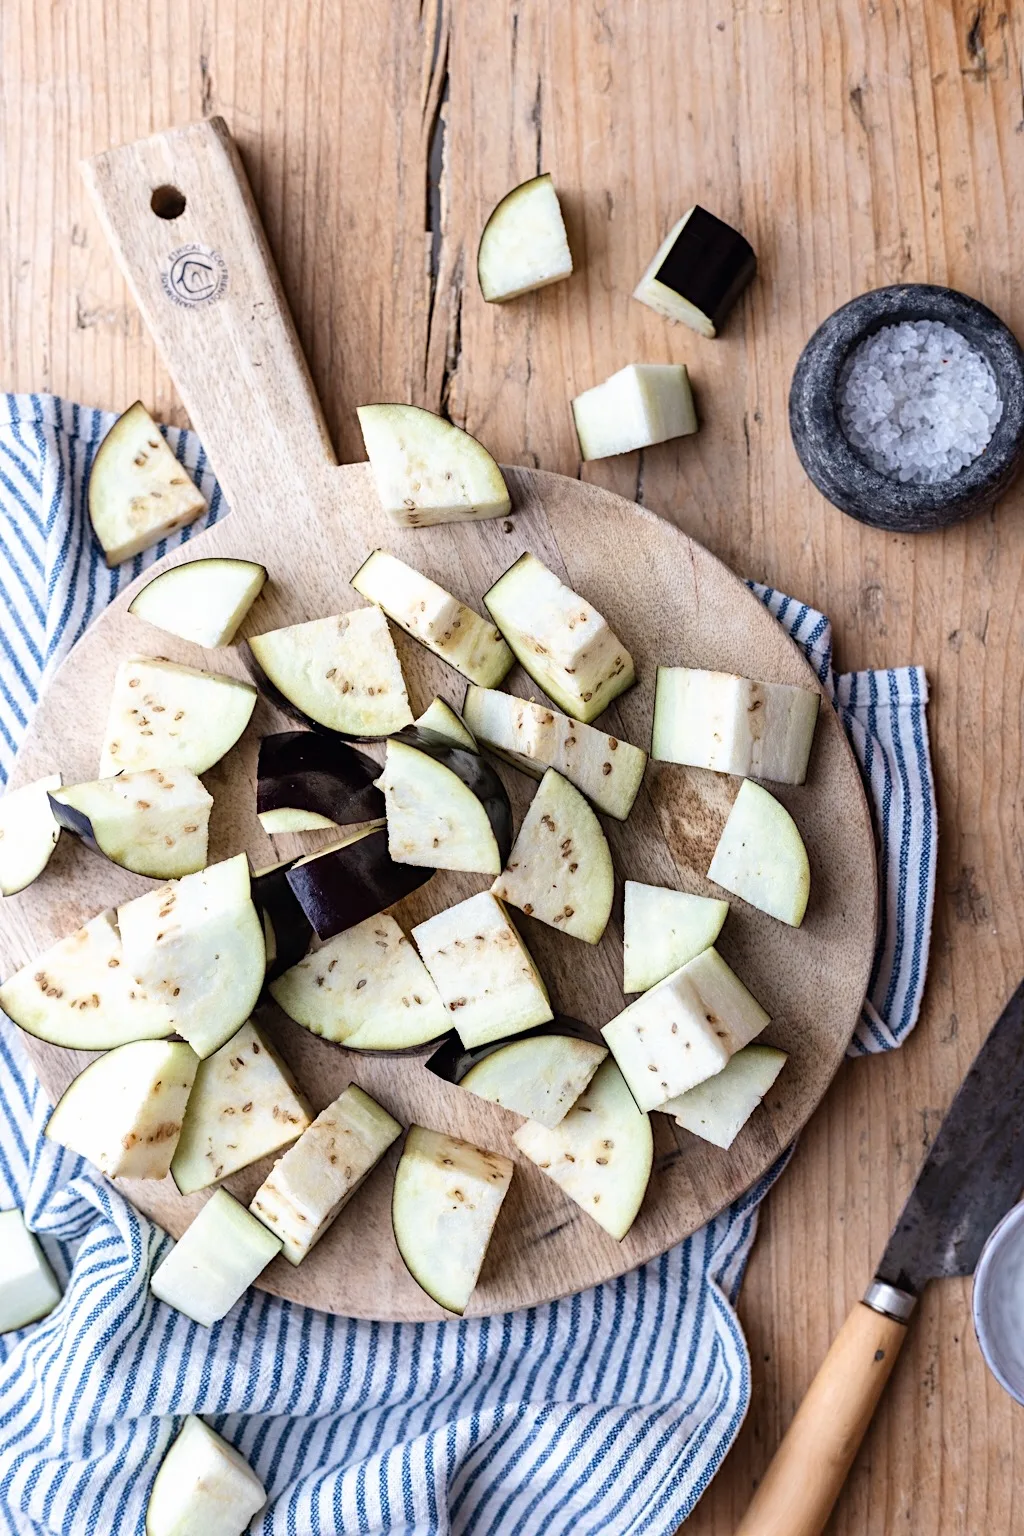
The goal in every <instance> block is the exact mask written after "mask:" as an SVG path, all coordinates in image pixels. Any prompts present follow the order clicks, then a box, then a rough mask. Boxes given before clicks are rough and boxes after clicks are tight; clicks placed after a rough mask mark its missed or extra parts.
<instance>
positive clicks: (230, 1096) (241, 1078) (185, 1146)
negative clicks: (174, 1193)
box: [171, 1019, 313, 1195]
mask: <svg viewBox="0 0 1024 1536" xmlns="http://www.w3.org/2000/svg"><path fill="white" fill-rule="evenodd" d="M312 1118H313V1116H312V1113H311V1111H310V1108H309V1105H308V1104H307V1103H306V1100H305V1099H304V1098H303V1096H302V1094H301V1093H300V1092H299V1090H298V1088H297V1087H296V1086H295V1079H294V1078H293V1077H292V1074H291V1072H289V1070H288V1068H287V1067H286V1066H285V1064H284V1062H283V1061H282V1060H281V1058H280V1056H279V1055H278V1054H277V1052H276V1051H275V1050H274V1047H273V1046H272V1045H271V1043H270V1041H269V1040H268V1039H267V1037H266V1035H265V1034H264V1033H263V1032H262V1030H260V1029H258V1028H257V1027H256V1025H255V1024H254V1023H253V1022H252V1020H251V1019H250V1020H249V1022H248V1023H246V1024H243V1025H242V1027H241V1029H240V1030H238V1032H237V1033H236V1034H234V1035H232V1036H231V1039H230V1040H228V1041H227V1042H226V1043H225V1044H224V1045H222V1046H221V1047H220V1050H218V1051H214V1053H213V1055H212V1056H207V1058H206V1060H205V1061H201V1062H200V1063H199V1067H198V1069H197V1071H196V1080H195V1083H194V1085H193V1088H192V1092H191V1094H190V1095H189V1100H188V1106H187V1108H186V1110H185V1122H184V1124H183V1125H182V1128H181V1135H180V1137H179V1138H178V1146H177V1150H176V1151H175V1154H174V1157H173V1159H172V1162H171V1178H172V1179H173V1180H174V1182H175V1184H176V1185H177V1186H178V1189H179V1190H180V1191H181V1193H182V1194H183V1195H191V1194H194V1193H195V1191H196V1190H197V1189H206V1188H207V1186H208V1185H210V1184H217V1183H219V1181H220V1180H221V1179H226V1178H227V1177H228V1175H229V1174H232V1173H237V1171H238V1169H239V1168H248V1166H249V1164H250V1163H256V1162H259V1160H260V1158H261V1157H268V1156H269V1155H270V1153H271V1152H277V1151H279V1150H280V1148H281V1147H285V1146H287V1145H288V1143H289V1142H292V1141H294V1140H295V1138H296V1137H297V1136H301V1135H302V1132H303V1131H304V1130H305V1129H306V1127H307V1126H308V1125H309V1123H310V1121H311V1120H312Z"/></svg>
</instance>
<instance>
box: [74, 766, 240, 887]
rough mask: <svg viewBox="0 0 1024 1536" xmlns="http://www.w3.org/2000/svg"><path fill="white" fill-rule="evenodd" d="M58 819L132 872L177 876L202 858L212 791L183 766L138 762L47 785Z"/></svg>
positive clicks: (191, 869)
mask: <svg viewBox="0 0 1024 1536" xmlns="http://www.w3.org/2000/svg"><path fill="white" fill-rule="evenodd" d="M50 805H51V807H52V810H53V814H54V817H55V819H56V820H57V822H58V824H59V825H60V826H62V827H63V828H64V829H65V830H66V831H68V832H73V833H74V834H75V835H76V836H77V837H80V838H81V839H82V841H83V843H85V844H86V846H87V847H89V848H91V849H92V850H93V852H94V853H102V854H103V855H104V856H105V857H106V858H108V859H110V861H111V863H113V864H119V865H120V866H121V868H122V869H130V870H132V872H133V873H134V874H136V875H150V876H152V877H153V879H155V880H176V879H178V877H179V876H181V875H192V874H195V872H196V870H198V869H202V868H203V866H204V865H205V863H206V844H207V837H208V834H209V829H210V810H211V808H212V806H213V796H212V795H211V794H209V793H208V792H207V790H206V789H204V787H203V784H202V781H201V780H200V779H198V778H197V777H196V775H195V774H194V773H192V772H190V770H189V769H188V768H167V769H163V768H143V769H141V770H140V771H139V772H137V773H119V774H115V775H114V777H113V778H110V779H95V780H93V782H92V783H90V784H72V785H71V786H70V787H69V788H67V789H59V790H52V791H51V792H50Z"/></svg>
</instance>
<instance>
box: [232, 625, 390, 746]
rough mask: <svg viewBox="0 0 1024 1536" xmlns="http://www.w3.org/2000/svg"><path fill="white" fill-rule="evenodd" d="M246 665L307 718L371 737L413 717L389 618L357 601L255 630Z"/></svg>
mask: <svg viewBox="0 0 1024 1536" xmlns="http://www.w3.org/2000/svg"><path fill="white" fill-rule="evenodd" d="M245 649H246V651H247V659H248V661H249V666H250V670H251V672H252V673H253V676H254V677H255V679H256V682H257V684H258V685H259V688H260V691H261V692H262V693H265V694H266V695H267V697H268V698H269V699H270V701H271V703H273V704H276V705H277V707H278V708H279V709H281V710H283V711H284V712H285V713H286V714H290V715H292V716H294V717H295V718H296V719H297V720H301V721H302V722H303V723H304V724H308V725H314V726H319V727H320V728H321V729H323V730H328V731H334V732H336V733H337V734H338V735H339V736H351V737H353V738H354V739H355V740H357V741H372V740H374V739H375V738H376V737H378V736H389V735H390V734H391V732H392V731H400V730H401V729H402V727H403V725H411V724H412V710H411V709H410V708H409V697H408V694H407V693H406V691H405V678H404V677H403V676H402V667H401V663H400V662H399V660H398V652H397V651H396V650H395V642H394V640H393V639H392V636H391V631H390V629H389V628H388V621H387V619H386V618H385V617H384V615H383V613H381V611H380V609H379V608H358V609H355V610H354V611H353V612H352V613H338V614H334V615H333V616H332V617H331V618H327V619H312V620H311V621H310V622H309V623H308V624H292V625H290V626H289V627H288V628H287V629H272V630H269V631H268V632H267V633H266V634H264V635H253V636H252V637H251V639H250V640H249V642H248V645H247V647H246V648H245Z"/></svg>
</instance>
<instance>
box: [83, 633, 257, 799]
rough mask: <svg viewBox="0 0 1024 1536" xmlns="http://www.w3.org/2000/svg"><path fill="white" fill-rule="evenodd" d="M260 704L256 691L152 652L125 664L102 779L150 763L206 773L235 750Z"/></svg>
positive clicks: (110, 718)
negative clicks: (181, 664) (257, 705)
mask: <svg viewBox="0 0 1024 1536" xmlns="http://www.w3.org/2000/svg"><path fill="white" fill-rule="evenodd" d="M255 707H256V689H255V688H253V687H252V685H251V684H250V683H240V682H239V681H238V679H237V678H234V677H225V676H224V675H223V674H222V673H220V672H200V671H197V670H196V668H195V667H180V666H178V664H177V663H176V662H173V661H163V660H161V659H160V658H159V657H152V656H135V657H132V658H131V659H130V660H129V661H123V662H122V663H121V665H120V666H119V667H118V669H117V677H116V678H115V680H114V695H113V698H112V699H111V701H110V714H109V716H108V719H107V732H106V735H105V737H104V738H103V750H102V752H101V754H100V777H101V778H104V779H106V778H109V777H110V776H111V775H112V774H115V773H133V772H136V771H138V770H140V769H143V768H162V769H164V771H165V772H167V771H169V770H170V769H172V768H187V769H189V771H190V772H192V773H205V772H206V770H207V769H208V768H212V767H213V765H214V763H219V762H220V760H221V758H222V757H223V756H224V754H225V753H226V752H230V750H231V748H232V747H233V746H234V745H235V742H236V741H237V740H238V738H239V737H240V736H241V734H242V732H243V731H244V730H245V728H246V726H247V725H248V724H249V721H250V719H251V717H252V712H253V710H254V708H255Z"/></svg>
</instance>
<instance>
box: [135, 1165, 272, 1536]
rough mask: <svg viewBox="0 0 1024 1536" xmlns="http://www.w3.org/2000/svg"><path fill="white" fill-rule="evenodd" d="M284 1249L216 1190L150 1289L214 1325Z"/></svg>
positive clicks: (203, 1322)
mask: <svg viewBox="0 0 1024 1536" xmlns="http://www.w3.org/2000/svg"><path fill="white" fill-rule="evenodd" d="M280 1252H281V1239H280V1238H279V1237H275V1236H274V1234H273V1233H272V1232H269V1231H268V1230H267V1228H266V1227H265V1226H264V1225H263V1223H262V1222H261V1221H257V1220H256V1217H255V1216H253V1215H252V1214H251V1213H250V1212H249V1211H247V1210H246V1208H245V1206H244V1205H240V1204H239V1202H238V1201H237V1200H236V1199H235V1198H234V1196H233V1195H229V1194H228V1192H227V1190H226V1189H215V1190H214V1192H213V1194H212V1195H211V1196H210V1198H209V1200H207V1202H206V1204H205V1205H204V1206H203V1208H202V1210H201V1211H200V1212H199V1214H198V1216H196V1217H194V1218H193V1220H192V1224H191V1226H188V1227H186V1228H185V1231H184V1232H183V1233H182V1235H181V1237H179V1238H178V1241H177V1242H176V1243H175V1245H174V1247H173V1248H172V1249H171V1251H170V1253H169V1254H168V1255H167V1257H166V1258H165V1259H164V1260H163V1261H162V1263H160V1264H158V1265H157V1267H156V1269H155V1270H154V1271H153V1274H152V1276H151V1277H150V1281H149V1288H150V1290H151V1291H152V1292H153V1295H154V1296H156V1297H157V1298H158V1300H160V1301H165V1302H166V1303H167V1305H168V1306H169V1307H174V1308H175V1310H176V1311H178V1312H183V1313H184V1314H185V1316H186V1317H190V1318H191V1319H192V1320H193V1322H196V1323H199V1325H200V1326H201V1327H203V1328H212V1327H213V1325H214V1323H219V1322H220V1320H221V1318H222V1317H226V1316H227V1314H228V1313H229V1312H230V1311H231V1308H232V1307H233V1306H234V1305H235V1302H236V1301H240V1300H241V1298H242V1297H243V1296H244V1295H245V1293H246V1291H247V1290H248V1289H249V1287H250V1285H252V1283H253V1281H254V1280H256V1279H258V1277H259V1276H260V1275H261V1274H262V1273H263V1271H264V1270H265V1269H266V1267H267V1265H268V1264H269V1263H270V1261H271V1259H275V1258H276V1257H277V1255H278V1254H279V1253H280ZM203 1529H204V1530H206V1529H207V1528H206V1527H203Z"/></svg>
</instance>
